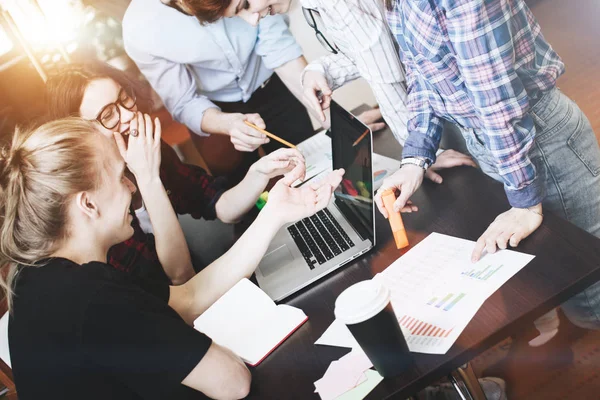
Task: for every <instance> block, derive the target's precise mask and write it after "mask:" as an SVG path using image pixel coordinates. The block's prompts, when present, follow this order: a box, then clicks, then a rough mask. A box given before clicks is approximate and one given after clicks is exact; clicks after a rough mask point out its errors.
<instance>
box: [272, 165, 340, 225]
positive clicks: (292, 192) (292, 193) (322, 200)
mask: <svg viewBox="0 0 600 400" xmlns="http://www.w3.org/2000/svg"><path fill="white" fill-rule="evenodd" d="M343 175H344V170H343V169H338V170H335V171H332V172H330V173H329V174H328V175H327V177H325V178H323V179H321V180H320V181H319V182H318V183H314V184H312V185H302V186H300V187H298V188H293V187H291V184H292V183H293V182H294V181H296V179H297V174H294V173H290V174H288V175H286V176H285V177H284V178H282V179H280V180H279V181H278V182H277V183H276V184H275V186H274V187H273V189H271V191H270V192H269V201H268V203H267V206H268V207H269V208H270V209H271V211H273V212H275V213H276V215H277V216H278V217H279V218H280V220H281V222H282V223H288V222H294V221H298V220H300V219H302V218H305V217H309V216H311V215H313V214H314V213H316V212H317V211H319V210H322V209H324V208H325V207H327V205H328V204H329V200H330V199H331V195H332V193H333V191H334V190H335V188H336V187H338V185H339V184H340V182H341V181H342V176H343Z"/></svg>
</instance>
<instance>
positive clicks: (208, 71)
mask: <svg viewBox="0 0 600 400" xmlns="http://www.w3.org/2000/svg"><path fill="white" fill-rule="evenodd" d="M123 41H124V46H125V51H126V52H127V54H128V55H129V57H131V59H132V60H133V61H134V62H135V63H136V64H137V66H138V68H139V69H140V71H141V72H142V73H143V74H144V76H145V77H146V79H147V80H148V82H150V84H151V85H152V87H153V88H154V90H155V91H156V92H157V93H158V94H159V96H160V97H161V99H162V101H163V103H164V104H165V106H166V108H167V110H169V112H170V113H171V115H173V117H174V118H175V120H177V121H178V122H181V123H183V124H185V125H186V126H187V127H188V128H189V129H191V130H192V131H193V132H195V133H196V134H199V135H206V134H205V133H204V132H202V130H201V128H200V126H201V122H202V117H203V115H204V111H205V110H206V109H208V108H218V107H217V106H216V105H215V104H214V103H212V101H211V100H214V101H224V102H236V101H248V100H249V99H250V96H252V94H253V93H254V91H255V90H256V89H258V88H259V87H260V86H261V85H262V84H263V83H264V82H265V81H266V80H267V79H268V78H269V77H270V76H271V75H272V74H273V69H275V68H278V67H280V66H282V65H283V64H285V63H287V62H289V61H292V60H295V59H296V58H298V57H300V56H302V49H301V48H300V46H299V45H298V44H297V43H296V40H295V39H294V37H293V36H292V34H291V33H290V31H289V29H288V24H287V19H286V18H285V17H283V16H281V15H275V16H268V17H265V18H263V19H262V20H261V21H260V22H259V24H258V26H256V27H254V26H251V25H250V24H248V23H247V22H245V21H244V20H242V19H240V18H237V17H234V18H222V19H220V20H219V21H217V22H215V23H212V24H206V25H202V24H200V22H199V21H198V20H197V19H196V17H193V16H188V15H185V14H183V13H181V12H179V11H177V10H175V9H173V8H171V7H168V6H166V5H164V4H162V3H161V2H160V0H132V1H131V3H130V5H129V7H128V8H127V11H126V12H125V16H124V17H123Z"/></svg>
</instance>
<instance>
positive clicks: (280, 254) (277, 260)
mask: <svg viewBox="0 0 600 400" xmlns="http://www.w3.org/2000/svg"><path fill="white" fill-rule="evenodd" d="M293 260H294V257H293V256H292V253H291V252H290V249H288V246H287V245H286V244H284V245H282V246H281V247H278V248H276V249H275V250H273V251H272V252H270V253H269V254H267V255H266V256H264V257H263V259H262V262H261V265H260V271H261V272H262V274H263V276H269V275H271V274H272V273H273V272H275V271H277V270H278V269H279V268H281V267H283V266H285V265H287V264H289V263H291V262H292V261H293Z"/></svg>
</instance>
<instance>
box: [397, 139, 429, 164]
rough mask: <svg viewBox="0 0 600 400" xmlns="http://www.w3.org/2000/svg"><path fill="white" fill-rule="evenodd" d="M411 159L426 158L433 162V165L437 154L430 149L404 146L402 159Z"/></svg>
mask: <svg viewBox="0 0 600 400" xmlns="http://www.w3.org/2000/svg"><path fill="white" fill-rule="evenodd" d="M409 157H424V158H426V159H428V160H431V163H432V164H433V163H435V160H436V153H435V151H430V150H428V149H424V148H417V147H412V146H406V143H405V146H404V149H403V150H402V158H409Z"/></svg>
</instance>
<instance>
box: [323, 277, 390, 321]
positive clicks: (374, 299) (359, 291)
mask: <svg viewBox="0 0 600 400" xmlns="http://www.w3.org/2000/svg"><path fill="white" fill-rule="evenodd" d="M389 301H390V290H389V289H388V288H387V287H385V286H384V285H382V284H381V283H380V282H377V281H373V280H369V281H362V282H358V283H355V284H354V285H352V286H350V287H349V288H347V289H346V290H344V291H343V292H342V293H341V294H340V295H339V296H338V298H337V300H336V301H335V312H334V313H335V317H336V318H337V319H339V320H340V321H341V322H343V323H344V324H358V323H360V322H363V321H366V320H368V319H369V318H371V317H373V316H375V315H377V313H379V312H380V311H381V310H383V309H384V308H385V306H387V304H388V303H389Z"/></svg>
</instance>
